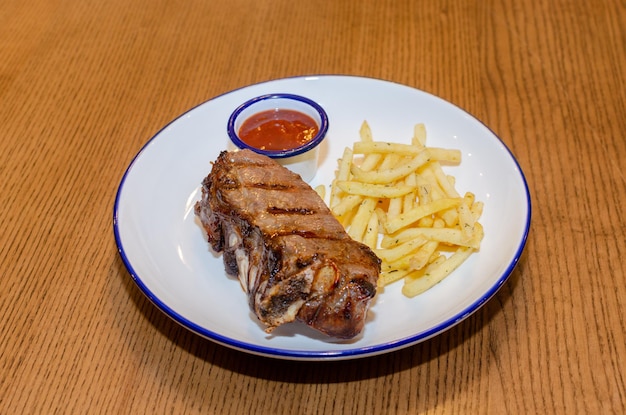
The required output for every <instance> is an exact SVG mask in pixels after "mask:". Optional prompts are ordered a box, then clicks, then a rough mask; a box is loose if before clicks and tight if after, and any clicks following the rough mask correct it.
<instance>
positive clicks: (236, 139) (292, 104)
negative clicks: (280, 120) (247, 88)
mask: <svg viewBox="0 0 626 415" xmlns="http://www.w3.org/2000/svg"><path fill="white" fill-rule="evenodd" d="M272 110H275V111H278V110H292V111H297V112H300V113H302V114H304V115H307V116H308V117H310V118H311V119H313V121H315V123H316V124H317V127H318V131H317V134H315V136H313V137H312V138H311V139H310V140H308V141H307V142H306V143H304V144H302V145H299V146H297V147H294V148H291V149H288V150H266V149H261V148H257V147H254V146H252V145H250V144H248V143H246V142H244V141H243V140H242V139H241V137H240V136H239V131H240V129H241V126H242V124H243V123H244V122H245V121H246V120H247V119H249V118H250V117H252V116H254V115H256V114H259V113H261V112H264V111H272ZM328 124H329V123H328V115H327V114H326V111H324V109H323V108H322V107H321V106H320V105H319V104H318V103H317V102H315V101H313V100H311V99H309V98H306V97H303V96H301V95H294V94H283V93H274V94H266V95H261V96H258V97H255V98H252V99H250V100H248V101H246V102H244V103H243V104H241V105H240V106H239V107H237V108H236V109H235V110H234V111H233V113H232V114H231V116H230V118H229V119H228V125H227V130H228V136H229V137H230V140H231V142H232V143H233V144H234V145H235V147H237V148H239V149H246V148H247V149H250V150H252V151H254V152H256V153H259V154H263V155H266V156H268V157H270V158H272V159H274V160H276V161H277V162H278V163H280V164H282V165H283V166H285V167H287V168H288V169H290V170H291V171H293V172H295V173H297V174H299V175H300V176H301V177H302V179H303V180H304V181H306V182H308V181H310V180H312V179H313V177H315V173H316V172H317V162H318V157H319V148H320V144H321V143H322V142H323V141H324V139H325V138H326V133H327V132H328Z"/></svg>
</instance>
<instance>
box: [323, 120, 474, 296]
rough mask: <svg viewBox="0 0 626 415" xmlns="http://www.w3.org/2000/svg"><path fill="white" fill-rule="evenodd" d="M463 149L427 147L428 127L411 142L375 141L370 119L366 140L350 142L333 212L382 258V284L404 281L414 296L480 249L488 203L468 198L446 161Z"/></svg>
mask: <svg viewBox="0 0 626 415" xmlns="http://www.w3.org/2000/svg"><path fill="white" fill-rule="evenodd" d="M460 162H461V152H460V151H459V150H453V149H443V148H436V147H427V146H426V129H425V126H424V124H417V125H415V127H414V134H413V137H412V139H411V143H410V144H400V143H391V142H382V141H374V139H373V137H372V132H371V129H370V127H369V125H368V124H367V122H366V121H365V122H363V125H362V126H361V129H360V141H356V142H355V143H354V144H353V147H352V148H348V147H346V149H345V151H344V153H343V155H342V157H341V159H339V165H338V169H337V171H336V173H335V179H334V180H333V182H332V185H331V188H330V200H329V205H330V209H331V211H332V212H333V214H334V216H335V217H336V218H337V219H338V220H339V221H340V222H341V223H342V225H343V226H344V227H345V228H346V230H347V232H348V234H349V235H350V236H351V237H352V238H353V239H355V240H357V241H360V242H363V243H365V244H366V245H368V246H369V247H370V248H371V249H372V250H373V251H374V252H375V253H376V255H378V257H379V258H380V259H381V261H382V270H381V275H380V278H379V283H378V285H379V286H380V287H384V286H386V285H388V284H391V283H393V282H395V281H399V280H403V281H404V285H403V286H402V293H403V294H404V295H406V296H407V297H414V296H416V295H418V294H420V293H423V292H424V291H426V290H428V289H429V288H431V287H432V286H434V285H435V284H437V283H439V282H440V281H441V280H443V279H444V278H446V277H447V276H448V275H450V273H451V272H452V271H454V270H455V269H457V268H458V267H459V266H460V265H461V264H462V263H463V262H464V261H465V260H466V259H467V258H468V257H469V256H470V255H471V254H472V253H473V252H475V251H476V250H478V249H479V248H480V243H481V240H482V238H483V227H482V226H481V224H480V223H479V222H478V220H479V218H480V216H481V214H482V211H483V203H482V202H480V201H477V200H475V196H474V194H472V193H469V192H467V193H465V194H464V195H462V196H461V195H460V194H459V193H458V192H457V190H456V189H455V178H454V177H453V176H450V175H446V174H445V173H444V171H443V169H442V165H446V164H452V165H456V164H459V163H460Z"/></svg>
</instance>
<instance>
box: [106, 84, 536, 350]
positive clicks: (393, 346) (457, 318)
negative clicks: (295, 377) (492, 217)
mask: <svg viewBox="0 0 626 415" xmlns="http://www.w3.org/2000/svg"><path fill="white" fill-rule="evenodd" d="M309 76H315V77H325V76H327V75H309ZM309 76H306V77H309ZM330 76H333V75H330ZM337 76H341V77H346V78H360V79H369V80H372V81H381V82H386V83H389V84H393V85H398V86H403V87H408V86H406V85H403V84H398V83H394V82H390V81H386V80H381V79H376V78H363V77H357V76H346V75H337ZM296 78H305V76H294V77H290V78H282V79H296ZM279 80H281V79H273V80H270V81H265V82H260V83H257V84H252V85H246V86H244V87H241V88H237V89H234V90H231V91H228V92H225V93H224V94H220V95H217V96H215V97H213V98H211V99H209V100H206V101H204V102H202V103H200V104H198V105H196V106H194V107H192V108H190V109H189V110H187V111H185V112H184V113H183V114H181V115H179V116H178V117H176V118H175V119H173V120H172V121H170V122H169V123H167V124H166V125H165V126H164V127H163V128H161V129H160V130H159V131H158V132H157V133H156V134H154V135H153V136H152V137H151V138H150V140H148V142H147V143H146V144H144V146H143V147H142V148H141V149H140V150H139V152H138V153H137V154H136V155H135V156H134V157H133V159H132V161H131V163H130V164H129V166H128V167H127V168H126V171H125V172H124V175H123V176H122V179H121V181H120V185H119V187H118V190H117V193H116V196H115V203H114V207H113V232H114V236H115V242H116V245H117V248H118V253H119V255H120V257H121V259H122V261H123V262H124V265H125V267H126V269H127V270H128V272H129V274H130V276H131V278H132V279H133V281H134V282H135V284H136V285H137V286H138V287H139V289H140V290H141V291H142V292H143V294H144V295H145V296H146V297H147V298H148V299H149V300H150V301H151V302H152V303H153V304H154V305H155V306H156V307H157V308H158V309H160V310H161V311H162V312H163V313H165V314H166V315H167V316H168V317H170V318H171V319H173V320H174V321H176V322H177V323H178V324H180V325H182V326H183V327H185V328H187V329H188V330H190V331H192V332H194V333H196V334H197V335H199V336H201V337H204V338H206V339H209V340H211V341H213V342H215V343H218V344H221V345H223V346H226V347H228V348H232V349H235V350H239V351H242V352H246V353H251V354H255V355H259V356H264V357H271V358H278V359H286V360H304V361H321V360H347V359H355V358H361V357H372V356H376V355H379V354H383V353H389V352H392V351H396V350H400V349H403V348H405V347H409V346H412V345H415V344H417V343H420V342H422V341H425V340H428V339H430V338H431V337H434V336H436V335H438V334H440V333H442V332H444V331H446V330H448V329H450V328H452V327H454V326H455V325H457V324H459V323H460V322H462V321H463V320H465V319H466V318H468V317H469V316H470V315H472V314H473V313H475V312H476V311H477V310H478V309H480V308H481V307H482V306H483V305H484V304H485V303H486V302H487V301H489V300H490V299H491V298H492V297H493V296H494V295H495V294H496V293H497V292H498V290H499V289H500V287H502V285H504V283H505V282H506V281H507V280H508V278H509V276H510V275H511V273H512V272H513V270H514V269H515V267H516V266H517V264H518V262H519V260H520V258H521V256H522V253H523V251H524V247H525V246H526V242H527V240H528V234H529V231H530V223H531V217H532V203H531V197H530V190H529V187H528V183H527V180H526V177H525V175H524V172H523V171H522V169H521V167H520V165H519V162H518V161H517V159H516V158H515V156H514V155H513V153H512V152H511V150H510V149H509V148H508V147H507V146H506V144H505V143H504V142H503V141H502V139H501V138H500V137H499V136H498V135H497V134H495V133H494V132H493V131H492V130H491V129H490V128H489V127H488V126H487V125H485V124H484V123H483V122H482V121H480V120H479V119H477V118H476V117H474V116H473V115H472V114H470V113H468V112H467V111H465V110H463V109H462V108H460V107H458V106H456V105H454V104H452V103H449V104H450V105H453V106H454V107H456V108H457V109H458V110H459V111H461V112H463V113H465V114H467V115H468V116H470V117H471V118H472V119H473V120H475V121H477V122H479V123H480V124H482V125H483V126H484V127H485V128H486V129H487V130H488V131H489V132H490V133H491V134H493V136H494V137H495V138H496V139H497V140H498V141H499V142H500V144H501V145H502V147H503V148H504V149H505V150H506V152H507V153H508V155H509V156H510V157H511V161H512V162H513V163H514V164H515V167H516V169H517V172H518V174H519V175H520V177H519V178H520V179H521V181H522V184H523V186H524V193H525V196H526V204H527V209H528V213H527V215H526V221H525V224H524V232H523V235H522V237H521V238H520V241H519V244H518V247H517V249H516V251H515V255H514V256H513V258H511V261H510V262H509V264H508V266H507V268H506V269H505V270H504V272H503V273H502V274H501V275H500V277H499V278H498V279H497V280H496V281H495V283H494V284H493V285H492V286H491V288H490V289H489V290H487V291H486V292H485V293H484V294H483V295H482V296H480V297H479V298H478V299H477V300H476V301H474V302H473V303H472V304H470V305H469V306H468V307H466V308H464V309H463V310H461V311H460V312H458V313H456V314H455V315H453V316H452V317H450V318H449V319H447V320H445V321H443V322H441V323H440V324H437V325H435V326H433V327H431V328H430V329H428V330H424V331H422V332H420V333H417V334H415V335H411V336H407V337H404V338H401V339H397V340H394V341H390V342H386V343H380V344H376V345H372V346H363V347H357V348H354V349H335V350H324V351H319V350H318V351H308V350H295V349H294V350H291V349H281V348H274V347H264V346H258V345H256V344H252V343H248V342H242V341H237V340H234V339H231V338H229V337H227V336H223V335H221V334H219V333H216V332H214V331H211V330H208V329H206V328H204V327H202V326H200V325H198V324H196V323H194V322H192V321H190V320H189V319H187V318H185V317H183V316H182V315H180V314H179V313H178V312H176V311H175V310H173V309H172V308H170V307H168V306H167V305H166V304H165V303H163V302H162V301H161V300H160V299H159V298H158V297H157V296H155V295H154V293H153V292H152V291H151V290H150V289H149V288H148V287H147V286H146V285H145V284H144V282H143V281H142V279H141V277H140V276H139V275H138V273H137V272H136V271H135V269H134V268H133V265H132V264H131V261H130V259H129V258H128V256H127V255H126V252H125V251H124V246H123V243H122V240H121V236H120V230H119V220H118V212H119V203H120V199H121V196H122V191H123V188H124V183H125V181H126V178H127V177H128V175H129V174H130V172H131V171H132V168H133V166H134V165H135V162H136V161H137V160H138V158H139V157H140V156H141V154H142V153H143V151H144V150H145V149H146V148H147V147H148V146H149V145H150V144H151V143H152V141H153V140H154V139H156V138H157V137H158V136H159V135H160V134H161V133H162V132H163V131H164V130H165V129H167V128H168V127H169V126H170V125H171V124H173V123H175V122H176V121H178V120H179V119H181V118H183V117H184V116H185V115H187V114H188V113H189V112H191V111H193V110H194V109H196V108H198V107H200V106H201V105H203V104H205V103H207V102H209V101H212V100H215V99H218V98H220V97H222V96H225V95H228V94H230V93H233V92H235V91H238V90H241V89H244V88H247V87H250V86H254V85H261V84H264V83H267V82H273V81H279ZM408 88H412V87H408ZM412 89H415V90H416V91H420V92H424V91H421V90H418V89H416V88H412ZM427 94H428V93H427ZM429 95H431V94H429ZM433 97H435V98H437V99H441V98H439V97H436V96H434V95H433ZM446 102H448V101H446Z"/></svg>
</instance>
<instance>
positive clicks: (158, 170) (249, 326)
mask: <svg viewBox="0 0 626 415" xmlns="http://www.w3.org/2000/svg"><path fill="white" fill-rule="evenodd" d="M274 92H278V93H294V94H300V95H304V96H307V97H309V98H312V99H313V100H315V101H317V102H318V103H320V104H321V105H322V106H323V107H324V108H325V109H326V111H327V112H328V115H329V121H330V128H329V131H328V136H327V139H326V140H325V143H324V145H323V146H324V147H323V148H322V149H321V152H320V153H321V154H320V162H319V164H320V166H319V172H318V174H317V175H316V176H315V178H314V179H313V180H312V181H311V184H312V185H313V186H315V185H318V184H327V185H328V184H329V183H330V182H331V179H332V177H333V174H334V170H335V167H336V160H337V159H338V158H339V157H340V156H341V153H342V151H343V149H344V147H346V146H351V145H352V143H353V142H354V141H356V140H358V138H359V136H358V131H359V127H360V126H361V123H362V122H363V120H367V121H368V123H369V124H370V126H371V128H372V131H373V135H374V139H376V140H390V141H396V142H406V143H408V142H410V137H411V136H412V134H413V126H414V124H416V123H419V122H423V123H424V124H425V125H426V129H427V134H428V144H429V145H431V146H437V147H447V148H456V149H460V150H461V151H462V155H463V161H462V163H461V164H460V165H459V166H454V167H446V168H445V169H446V171H447V172H449V173H450V174H453V175H455V176H456V178H457V189H458V190H459V192H461V193H463V192H465V191H472V192H473V193H475V194H476V197H477V199H478V200H482V201H483V202H484V203H485V207H484V212H483V216H482V218H481V223H482V224H483V226H484V231H485V237H484V239H483V242H482V246H481V250H480V252H479V253H476V254H474V255H473V256H472V257H471V258H470V259H469V260H468V261H467V262H466V263H465V264H463V265H462V267H460V268H459V269H458V270H456V271H455V272H454V273H453V274H452V275H451V276H449V277H448V278H447V279H445V280H444V281H443V282H441V283H440V284H438V285H437V286H435V287H434V288H432V289H431V290H429V291H427V292H426V293H424V294H422V295H420V296H418V297H416V298H412V299H409V298H405V297H404V296H402V294H401V292H400V285H401V283H398V284H395V285H391V286H389V287H387V288H386V289H385V290H384V291H381V292H379V294H378V295H377V297H376V298H375V300H374V301H373V303H372V306H371V308H370V314H369V317H368V321H367V323H366V325H365V329H364V331H363V333H362V334H361V335H360V336H359V337H358V338H356V339H353V340H351V341H332V340H328V339H325V338H323V337H322V336H320V335H317V334H315V333H314V332H313V330H310V329H308V328H307V327H305V326H304V325H301V324H290V325H285V326H282V327H279V328H278V329H276V330H275V331H274V333H273V334H272V335H268V334H266V333H265V332H264V331H263V329H262V328H261V326H260V325H259V324H258V323H257V322H256V320H255V318H254V317H253V316H252V314H251V313H250V311H249V309H248V306H247V301H246V296H245V294H244V293H243V291H242V290H241V287H240V285H239V283H238V282H237V280H235V279H233V278H229V277H227V276H226V274H225V272H224V267H223V263H222V258H221V257H219V256H216V255H214V254H213V253H211V251H210V249H209V245H208V243H207V241H206V239H205V236H204V234H203V232H202V229H201V228H200V226H199V224H198V222H197V221H196V219H195V215H194V213H193V206H194V203H195V202H196V201H197V200H198V199H199V192H200V182H201V181H202V179H203V178H204V177H205V176H206V175H207V174H208V173H209V171H210V169H211V161H213V160H215V159H216V157H217V156H218V154H219V152H220V151H222V150H224V149H226V148H227V147H228V146H229V145H228V142H229V141H228V136H227V134H226V122H227V120H228V117H229V115H230V113H231V112H232V111H233V110H234V109H235V108H236V107H237V106H238V105H239V104H241V103H242V102H244V101H246V100H247V99H249V98H252V97H254V96H257V95H262V94H266V93H274ZM530 216H531V206H530V195H529V192H528V187H527V184H526V180H525V178H524V175H523V173H522V171H521V169H520V167H519V165H518V163H517V161H516V160H515V158H514V157H513V156H512V155H511V153H510V152H509V150H508V149H507V148H506V146H505V145H504V144H503V143H502V142H501V141H500V139H498V137H496V136H495V135H494V134H493V133H492V132H491V131H490V130H489V129H488V128H487V127H485V126H484V125H483V124H482V123H481V122H479V121H478V120H476V119H475V118H473V117H472V116H471V115H469V114H468V113H466V112H464V111H463V110H461V109H459V108H458V107H456V106H454V105H452V104H450V103H448V102H446V101H444V100H442V99H440V98H437V97H435V96H433V95H430V94H427V93H425V92H422V91H419V90H416V89H413V88H410V87H407V86H403V85H399V84H395V83H391V82H386V81H381V80H376V79H367V78H360V77H350V76H311V77H296V78H287V79H279V80H274V81H269V82H265V83H261V84H257V85H252V86H248V87H245V88H242V89H238V90H236V91H233V92H230V93H227V94H225V95H222V96H219V97H217V98H214V99H212V100H210V101H207V102H205V103H203V104H201V105H199V106H197V107H196V108H193V109H192V110H190V111H188V112H187V113H185V114H183V115H181V116H180V117H179V118H177V119H176V120H174V121H173V122H172V123H170V124H169V125H167V126H166V127H165V128H163V130H161V131H160V132H159V133H157V134H156V135H155V136H154V137H153V138H152V139H151V140H150V141H149V142H148V143H147V144H146V145H145V147H144V148H143V149H142V150H141V151H140V152H139V154H137V156H136V157H135V158H134V160H133V161H132V163H131V164H130V166H129V167H128V170H127V171H126V173H125V175H124V177H123V179H122V181H121V184H120V186H119V190H118V193H117V197H116V200H115V207H114V217H113V227H114V232H115V238H116V242H117V246H118V249H119V252H120V255H121V257H122V259H123V260H124V263H125V264H126V267H127V268H128V271H129V272H130V274H131V276H132V278H133V279H134V281H135V282H136V283H137V285H138V286H139V288H140V289H141V290H142V291H143V292H144V294H145V295H146V296H147V297H148V298H149V299H150V300H151V301H152V302H153V303H154V304H155V305H156V306H157V307H158V308H159V309H161V310H162V311H163V312H165V314H167V315H168V316H170V317H171V318H172V319H174V320H175V321H176V322H178V323H180V324H181V325H183V326H184V327H186V328H188V329H189V330H191V331H193V332H195V333H197V334H199V335H201V336H204V337H206V338H208V339H211V340H213V341H215V342H217V343H220V344H222V345H225V346H228V347H231V348H234V349H238V350H242V351H245V352H248V353H253V354H258V355H264V356H270V357H276V358H282V359H293V360H332V359H350V358H358V357H364V356H372V355H376V354H380V353H386V352H389V351H392V350H397V349H400V348H403V347H407V346H410V345H413V344H416V343H418V342H421V341H424V340H426V339H428V338H430V337H433V336H435V335H437V334H439V333H441V332H443V331H444V330H447V329H449V328H450V327H452V326H453V325H455V324H457V323H459V322H460V321H462V320H463V319H465V318H467V317H468V316H469V315H470V314H472V313H473V312H475V311H476V310H477V309H478V308H479V307H480V306H482V305H483V304H484V303H485V302H486V301H487V300H489V299H490V298H491V297H492V296H493V295H494V294H495V293H496V291H497V290H498V289H499V288H500V286H501V285H502V284H503V283H504V282H505V281H506V279H507V278H508V276H509V275H510V273H511V272H512V270H513V268H514V267H515V265H516V264H517V261H518V260H519V258H520V255H521V253H522V250H523V248H524V245H525V243H526V238H527V234H528V229H529V226H530Z"/></svg>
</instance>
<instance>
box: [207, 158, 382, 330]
mask: <svg viewBox="0 0 626 415" xmlns="http://www.w3.org/2000/svg"><path fill="white" fill-rule="evenodd" d="M202 185H203V187H202V199H201V200H200V201H199V202H198V203H197V204H196V207H195V211H196V214H197V215H198V217H199V218H200V221H201V223H202V225H203V227H204V229H205V230H206V232H207V235H208V240H209V243H210V244H211V247H212V248H213V249H214V250H215V251H216V252H223V259H224V265H225V268H226V272H227V273H229V274H231V275H236V276H238V278H239V281H240V282H241V285H242V288H243V289H244V291H245V292H246V294H247V295H248V302H249V305H250V308H251V309H252V311H253V312H254V313H255V314H256V316H257V317H258V318H259V320H260V321H261V322H263V323H264V324H265V325H266V326H267V331H271V330H272V329H274V328H275V327H277V326H279V325H281V324H284V323H288V322H291V321H294V320H300V321H303V322H304V323H306V324H308V325H309V326H311V327H313V328H314V329H317V330H319V331H321V332H323V333H325V334H327V335H329V336H332V337H337V338H352V337H354V336H356V335H357V334H359V333H360V332H361V331H362V329H363V325H364V322H365V319H366V316H367V310H368V307H369V303H370V301H371V299H372V298H373V297H374V296H375V294H376V282H377V279H378V274H379V272H380V260H379V259H378V258H377V257H376V255H375V254H374V253H373V252H372V251H371V250H370V249H369V248H368V247H367V246H365V245H363V244H361V243H359V242H356V241H354V240H352V239H351V238H350V237H349V236H348V234H347V233H346V232H345V230H344V229H343V227H342V226H341V224H340V223H339V222H338V221H337V220H336V219H335V218H334V217H333V216H332V214H331V212H330V210H329V209H328V207H327V206H326V205H325V203H324V201H323V200H322V199H321V198H320V197H319V196H318V195H317V193H316V192H315V191H314V190H313V189H311V187H310V186H309V185H308V184H306V183H305V182H304V181H302V179H301V178H300V176H298V175H297V174H295V173H292V172H291V171H289V170H288V169H286V168H284V167H282V166H280V165H279V164H278V163H276V162H274V161H273V160H272V159H270V158H268V157H265V156H262V155H259V154H256V153H254V152H252V151H249V150H242V151H236V152H222V153H221V154H220V155H219V157H218V159H217V160H216V161H215V162H214V163H213V168H212V170H211V173H210V174H209V175H208V176H207V177H206V178H205V179H204V181H203V183H202Z"/></svg>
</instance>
